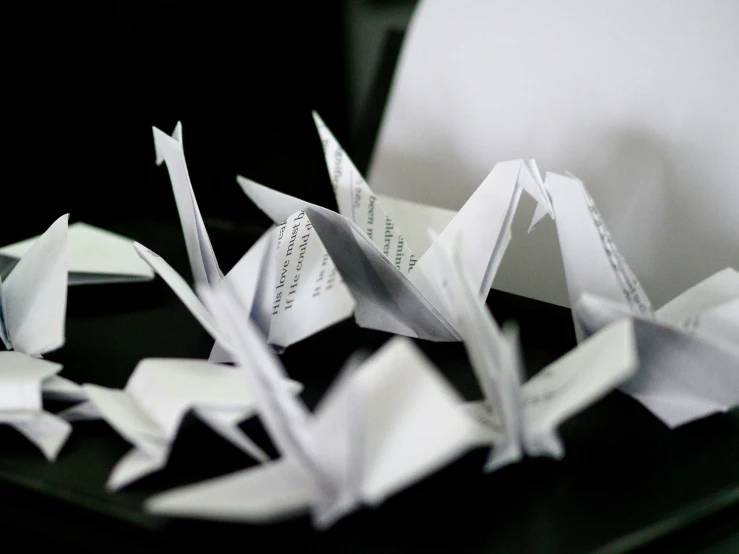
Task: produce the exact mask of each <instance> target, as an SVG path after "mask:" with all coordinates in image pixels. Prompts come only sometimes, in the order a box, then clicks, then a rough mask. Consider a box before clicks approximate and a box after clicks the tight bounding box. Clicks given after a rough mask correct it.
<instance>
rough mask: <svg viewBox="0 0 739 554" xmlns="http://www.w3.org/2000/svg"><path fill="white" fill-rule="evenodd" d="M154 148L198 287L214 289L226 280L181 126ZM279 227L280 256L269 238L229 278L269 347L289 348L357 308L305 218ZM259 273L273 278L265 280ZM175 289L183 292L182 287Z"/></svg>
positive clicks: (159, 135) (218, 351)
mask: <svg viewBox="0 0 739 554" xmlns="http://www.w3.org/2000/svg"><path fill="white" fill-rule="evenodd" d="M154 143H155V148H156V152H157V161H158V162H159V163H161V162H162V161H164V162H166V164H167V168H168V170H169V174H170V180H171V183H172V189H173V191H174V195H175V200H176V203H177V210H178V212H179V215H180V222H181V224H182V231H183V234H184V236H185V244H186V246H187V253H188V257H189V259H190V265H191V268H192V272H193V277H194V280H195V283H200V282H206V283H208V285H209V286H214V285H215V284H217V283H218V282H220V281H221V279H224V277H223V275H222V273H221V271H220V268H219V267H218V261H217V260H216V257H215V253H214V251H213V247H212V245H211V243H210V239H209V237H208V233H207V230H206V229H205V224H204V223H203V218H202V216H201V215H200V210H199V208H198V205H197V201H196V200H195V194H194V192H193V189H192V185H191V183H190V179H189V177H188V173H187V165H186V162H185V157H184V151H183V146H182V126H181V125H180V124H179V123H178V124H177V127H176V129H175V132H174V133H173V135H172V136H171V137H170V136H168V135H166V134H165V133H163V132H162V131H160V130H159V129H157V128H154ZM276 223H278V226H277V228H276V229H274V230H273V232H272V234H273V235H274V238H273V239H272V240H273V241H274V242H273V243H271V244H272V248H275V249H276V250H277V253H276V256H271V257H270V256H268V255H266V254H265V253H264V250H262V248H263V247H264V244H265V243H264V241H265V240H266V239H267V237H263V240H262V241H260V243H257V244H256V245H255V247H254V248H252V249H251V250H250V251H249V252H247V253H246V254H245V255H244V257H243V258H242V259H241V261H240V262H239V263H238V264H237V265H236V266H235V267H234V268H233V269H232V270H231V272H229V274H228V275H226V277H225V279H226V280H230V281H232V282H233V286H235V287H237V290H238V291H239V292H240V295H241V297H242V300H243V301H247V297H249V298H248V304H250V305H251V306H253V307H254V311H253V312H252V317H254V318H255V319H256V321H257V322H258V324H259V325H260V327H261V328H262V330H264V331H268V332H269V341H270V343H271V344H273V345H275V346H277V347H279V348H286V347H288V346H290V345H291V344H294V343H296V342H299V341H301V340H303V339H305V338H307V337H309V336H311V335H313V334H315V333H317V332H319V331H321V330H323V329H325V328H327V327H329V326H331V325H334V324H335V323H338V322H339V321H342V320H344V319H346V318H347V317H349V316H350V315H351V313H352V311H353V308H354V303H353V300H352V298H351V295H350V294H349V292H348V291H347V290H346V287H345V286H344V284H343V283H342V282H341V279H340V277H339V276H338V274H337V273H336V270H335V268H334V267H333V264H332V263H331V260H330V258H328V256H325V255H324V249H323V247H322V245H321V243H320V239H318V237H317V236H316V234H315V233H314V232H313V231H312V229H311V226H310V224H309V223H308V221H307V220H305V219H304V216H302V215H300V214H296V213H293V212H290V213H288V214H286V216H285V217H284V218H281V219H279V220H278V221H276ZM260 268H268V269H269V270H270V271H274V275H273V274H269V275H266V274H263V273H262V272H261V271H260ZM155 270H156V268H155ZM270 279H271V281H270ZM180 280H181V279H180ZM183 282H184V281H183ZM173 290H175V292H176V293H178V291H180V290H182V287H177V288H173ZM178 296H179V293H178ZM183 301H184V300H183ZM250 309H251V308H250ZM196 317H197V316H196ZM225 350H227V349H226V348H225V345H218V344H217V345H216V347H215V348H214V351H213V353H212V354H211V359H212V360H215V359H227V358H228V355H227V353H226V352H225Z"/></svg>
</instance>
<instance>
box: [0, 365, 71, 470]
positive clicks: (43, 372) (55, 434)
mask: <svg viewBox="0 0 739 554" xmlns="http://www.w3.org/2000/svg"><path fill="white" fill-rule="evenodd" d="M61 368H62V366H61V365H60V364H57V363H54V362H49V361H46V360H41V359H38V358H34V357H32V356H28V355H26V354H22V353H20V352H0V423H4V424H7V425H10V426H11V427H14V428H15V429H16V430H18V431H19V432H20V433H22V434H23V435H25V436H26V437H27V438H28V439H29V440H30V441H31V442H33V443H34V444H35V445H36V446H37V447H38V448H39V450H41V452H42V453H43V454H44V456H45V457H46V459H47V460H49V461H50V462H53V461H54V460H56V458H57V455H58V454H59V451H60V450H61V449H62V447H63V446H64V443H65V442H66V440H67V438H68V437H69V434H70V433H71V432H72V426H71V425H70V424H69V423H67V422H66V421H64V420H63V419H61V418H59V417H57V416H55V415H53V414H51V413H49V412H46V411H44V409H43V404H42V388H43V384H44V383H45V382H46V381H48V380H50V379H53V378H54V377H56V374H57V373H58V372H59V371H60V370H61Z"/></svg>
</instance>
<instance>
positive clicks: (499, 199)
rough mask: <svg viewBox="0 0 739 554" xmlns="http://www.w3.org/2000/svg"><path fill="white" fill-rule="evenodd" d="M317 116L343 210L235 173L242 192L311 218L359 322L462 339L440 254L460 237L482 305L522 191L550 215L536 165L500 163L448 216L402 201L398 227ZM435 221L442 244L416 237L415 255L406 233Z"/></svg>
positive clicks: (276, 216) (272, 211)
mask: <svg viewBox="0 0 739 554" xmlns="http://www.w3.org/2000/svg"><path fill="white" fill-rule="evenodd" d="M314 119H315V122H316V126H317V128H318V132H319V135H320V137H321V141H322V144H323V149H324V154H325V158H326V164H327V166H328V170H329V175H330V177H331V181H332V185H333V188H334V193H335V195H336V200H337V204H338V208H339V213H336V212H333V211H331V210H327V209H325V208H322V207H320V206H316V205H314V204H310V203H308V202H304V201H302V200H300V199H297V198H294V197H291V196H288V195H286V194H282V193H279V192H277V191H274V190H272V189H269V188H267V187H264V186H262V185H259V184H257V183H255V182H253V181H250V180H249V179H245V178H243V177H238V179H237V180H238V182H239V184H240V185H241V187H242V189H243V190H244V192H245V193H246V194H247V196H249V198H251V199H252V201H254V203H255V204H257V206H259V208H260V209H262V211H264V212H265V213H266V214H267V215H268V216H269V217H270V218H272V219H273V221H275V222H278V221H281V220H282V219H283V218H285V217H288V216H290V214H294V213H295V211H296V210H301V212H298V213H302V211H305V213H307V215H308V219H309V220H310V222H311V223H312V224H313V226H314V227H315V229H316V230H317V232H318V235H319V236H320V237H321V241H322V243H323V246H325V248H326V250H327V252H328V254H329V255H330V257H331V259H332V260H333V263H334V264H336V267H337V268H338V270H339V272H340V273H341V275H342V277H343V279H344V281H345V282H346V284H347V286H348V287H349V290H350V291H351V293H352V295H353V296H354V300H355V301H356V304H357V305H356V308H355V319H356V321H357V323H358V324H359V325H360V326H362V327H367V328H370V329H379V330H382V331H388V332H392V333H397V334H402V335H406V336H410V337H416V338H422V339H427V340H435V341H455V340H459V338H460V337H459V334H458V332H457V330H456V329H455V328H454V323H453V318H451V317H450V314H449V311H448V308H447V306H446V303H445V302H444V300H443V299H442V296H441V293H440V290H439V282H438V279H437V277H436V275H435V272H436V268H435V256H436V253H435V251H436V249H437V248H440V247H443V246H444V245H448V244H449V242H450V241H451V240H453V239H456V238H459V243H458V245H459V247H460V248H461V251H462V260H463V264H464V266H465V271H466V272H467V274H468V275H469V276H470V278H471V279H472V280H473V282H474V285H475V288H476V289H477V291H478V295H479V296H480V297H481V299H482V300H481V301H484V298H485V297H486V296H487V291H488V290H489V289H490V285H491V283H492V280H493V277H494V276H495V273H496V271H497V268H498V265H499V264H500V261H501V259H502V258H503V255H504V253H505V251H506V248H507V246H508V243H509V241H510V238H511V234H510V226H511V222H512V220H513V215H514V214H515V212H516V208H517V206H518V202H519V199H520V197H521V192H522V191H523V190H526V191H527V192H528V193H529V194H531V196H532V197H534V198H535V199H536V200H537V203H538V204H540V205H542V206H544V213H547V212H551V206H550V203H549V198H548V196H547V194H546V191H545V189H544V188H543V182H542V181H541V178H540V176H539V172H538V169H537V167H536V164H535V163H534V162H533V160H527V161H522V160H515V161H509V162H502V163H498V164H496V165H495V167H494V168H493V170H492V171H491V172H490V174H489V175H488V177H487V178H486V179H485V180H484V181H483V183H482V184H481V185H480V186H479V187H478V188H477V190H476V191H475V192H474V193H473V194H472V196H471V197H470V199H469V200H468V201H467V202H466V203H465V205H464V206H463V208H462V209H461V210H460V211H459V212H458V213H457V214H456V215H455V216H454V217H452V218H451V219H450V220H447V219H446V215H444V214H440V213H438V211H437V210H434V209H433V208H428V207H425V206H421V205H419V206H416V208H417V210H416V212H415V213H414V211H413V210H412V209H410V208H408V205H407V203H403V204H405V205H403V204H401V203H397V204H396V206H395V207H396V213H397V214H399V215H400V216H401V217H402V218H403V219H402V221H396V220H394V219H393V218H392V217H390V215H389V213H388V212H387V211H385V209H384V206H383V204H382V203H381V201H380V200H379V199H378V198H377V197H376V196H375V195H374V193H373V192H372V190H371V189H370V188H369V187H368V186H367V184H366V183H365V182H364V180H363V178H362V176H361V175H360V173H359V172H358V171H357V169H356V167H355V166H354V164H353V163H352V162H351V160H350V159H349V157H348V156H347V154H346V152H344V150H343V149H342V148H341V146H340V145H339V143H338V142H337V141H336V139H335V138H334V137H333V135H332V134H331V132H330V131H329V130H328V128H327V127H326V126H325V125H324V124H323V122H322V121H321V119H320V118H319V117H318V116H317V115H316V114H314ZM400 206H402V207H400ZM403 208H405V211H404V209H403ZM427 216H428V218H427ZM292 217H294V215H293V216H292ZM429 220H433V221H434V222H436V223H437V224H438V225H439V226H438V227H437V228H436V229H435V230H436V231H438V233H439V236H438V238H437V239H436V240H435V241H434V242H433V243H430V242H428V241H421V240H420V239H418V238H417V239H416V241H417V243H418V246H419V247H420V248H425V249H424V250H420V251H414V250H412V245H411V244H410V243H409V242H408V241H406V240H405V236H404V235H403V232H404V231H403V229H404V228H405V227H406V226H408V227H409V228H412V229H413V234H414V236H416V237H418V236H419V235H420V232H419V224H423V223H424V222H426V221H429ZM425 231H426V229H424V232H425Z"/></svg>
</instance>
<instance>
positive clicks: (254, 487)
mask: <svg viewBox="0 0 739 554" xmlns="http://www.w3.org/2000/svg"><path fill="white" fill-rule="evenodd" d="M224 285H225V284H223V285H221V286H219V287H217V288H214V289H212V290H204V291H203V297H204V298H206V304H207V305H208V306H209V308H210V309H211V312H212V313H213V314H214V315H215V317H216V319H217V320H218V321H219V324H220V325H221V327H222V328H223V329H227V330H228V331H227V332H228V335H229V339H230V342H231V344H232V345H233V346H234V352H233V355H234V357H235V359H236V360H237V362H238V364H239V366H240V371H242V372H243V375H244V378H245V379H247V380H248V382H249V388H250V390H251V391H252V392H253V393H254V400H255V402H256V404H257V410H258V413H259V416H260V418H261V419H262V421H263V422H264V425H265V427H266V428H267V430H268V432H269V434H270V436H271V437H272V439H273V441H274V443H275V444H276V445H277V447H278V449H279V451H280V452H281V458H279V459H278V460H276V461H274V462H270V463H267V464H263V465H261V466H259V467H255V468H251V469H247V470H244V471H241V472H237V473H234V474H231V475H227V476H224V477H219V478H216V479H213V480H210V481H206V482H203V483H200V484H195V485H190V486H186V487H182V488H179V489H174V490H172V491H168V492H165V493H162V494H159V495H156V496H154V497H152V498H151V499H149V500H148V501H147V503H146V509H147V510H148V511H150V512H153V513H156V514H167V515H178V516H194V517H203V518H210V519H226V520H234V521H250V522H265V521H271V520H275V519H281V518H285V517H289V516H293V515H297V514H300V513H305V512H307V511H310V513H311V514H312V516H313V521H314V524H315V525H316V526H317V527H319V528H325V527H327V526H329V525H331V524H332V523H333V522H335V521H336V520H337V519H339V518H340V517H342V516H343V515H345V514H347V513H348V512H350V511H352V510H354V509H357V508H358V507H359V506H360V505H362V504H377V503H378V502H381V501H382V500H383V499H384V498H386V497H388V496H389V495H391V494H393V493H395V492H396V491H399V490H401V489H403V488H405V487H407V486H409V485H410V484H412V483H413V482H416V481H418V480H419V479H422V478H423V477H424V476H426V475H428V474H429V473H431V472H433V471H435V470H436V469H438V468H440V467H442V466H443V465H445V464H447V463H449V462H450V461H452V460H453V459H455V458H457V457H458V456H460V455H461V454H462V453H464V452H465V451H467V450H469V449H470V448H472V447H474V446H477V445H480V444H486V443H489V440H490V437H489V432H488V430H487V429H486V428H485V427H483V426H482V425H480V424H478V423H477V422H476V421H475V419H474V418H473V417H471V416H469V415H468V414H467V413H466V411H465V409H464V403H463V400H462V399H461V398H460V397H459V395H458V394H457V393H456V391H455V390H454V389H453V388H452V387H451V386H450V385H449V384H447V383H446V381H445V380H444V379H443V378H442V376H441V375H440V374H439V373H438V372H437V371H436V370H435V369H434V367H433V365H432V364H431V363H430V362H429V361H428V360H426V359H425V358H424V357H423V355H422V354H421V353H420V351H419V350H418V349H417V348H416V347H415V346H414V345H413V343H412V342H411V341H409V340H408V339H405V338H400V337H396V338H394V339H391V340H390V341H389V342H388V343H386V344H385V346H383V347H382V348H381V349H380V350H379V351H378V352H376V353H375V354H374V355H372V356H371V357H370V358H368V359H366V360H364V361H359V360H358V359H356V358H354V359H351V360H350V361H349V362H348V363H347V366H346V367H345V369H344V371H343V372H342V373H341V374H340V376H339V377H338V378H337V380H336V382H335V383H334V385H333V387H332V388H331V389H330V390H329V392H328V393H327V394H326V396H325V397H324V398H323V400H322V402H321V403H320V405H319V406H318V407H317V408H316V411H315V413H311V412H309V411H308V409H307V408H306V406H305V405H304V404H303V403H302V402H301V401H300V400H299V399H298V398H296V397H295V396H294V395H292V394H290V393H289V391H288V390H287V388H286V386H285V380H284V370H283V368H282V366H281V364H280V362H279V359H278V358H277V357H276V356H275V355H274V353H273V352H272V350H271V349H269V348H267V347H266V342H265V340H264V338H263V337H262V336H261V334H260V333H259V331H258V329H257V328H256V327H255V326H254V324H253V323H252V322H251V321H250V320H249V318H248V317H244V313H243V307H242V306H240V305H239V300H238V297H237V296H236V295H234V294H232V293H230V292H229V290H228V286H227V285H225V286H224Z"/></svg>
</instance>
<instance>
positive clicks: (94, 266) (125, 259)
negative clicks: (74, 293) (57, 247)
mask: <svg viewBox="0 0 739 554" xmlns="http://www.w3.org/2000/svg"><path fill="white" fill-rule="evenodd" d="M37 240H38V237H33V238H30V239H27V240H24V241H21V242H17V243H15V244H11V245H9V246H4V247H2V248H0V266H1V265H3V263H5V264H7V265H14V264H15V263H17V261H18V260H19V259H20V258H22V257H23V256H24V255H25V254H26V252H28V250H30V248H31V247H32V246H33V245H34V244H35V242H36V241H37ZM132 244H133V241H132V240H130V239H127V238H125V237H122V236H120V235H117V234H115V233H111V232H110V231H106V230H104V229H100V228H98V227H94V226H92V225H88V224H87V223H82V222H77V223H73V224H72V225H70V226H69V231H68V233H67V270H68V272H69V276H68V283H69V284H70V285H86V284H97V283H120V282H124V283H125V282H134V281H148V280H151V279H153V278H154V272H153V271H152V270H151V268H149V266H148V265H146V264H145V263H144V262H142V261H141V260H140V259H139V257H138V256H136V254H135V253H134V251H133V250H132V249H131V245H132Z"/></svg>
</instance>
